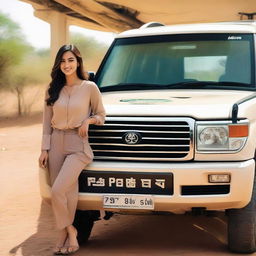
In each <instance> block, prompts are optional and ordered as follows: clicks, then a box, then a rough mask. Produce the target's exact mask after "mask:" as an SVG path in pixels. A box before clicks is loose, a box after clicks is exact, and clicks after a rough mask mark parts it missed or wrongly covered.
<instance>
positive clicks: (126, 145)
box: [90, 143, 187, 147]
mask: <svg viewBox="0 0 256 256" xmlns="http://www.w3.org/2000/svg"><path fill="white" fill-rule="evenodd" d="M90 145H91V146H92V145H93V146H98V145H111V146H122V147H187V145H154V144H135V145H128V144H117V143H90Z"/></svg>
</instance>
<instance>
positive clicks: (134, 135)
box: [123, 132, 142, 145]
mask: <svg viewBox="0 0 256 256" xmlns="http://www.w3.org/2000/svg"><path fill="white" fill-rule="evenodd" d="M141 138H142V137H141V135H140V134H139V133H138V132H127V133H125V134H124V135H123V140H124V142H125V143H126V144H129V145H134V144H137V143H139V142H140V140H141Z"/></svg>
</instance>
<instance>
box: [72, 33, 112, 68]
mask: <svg viewBox="0 0 256 256" xmlns="http://www.w3.org/2000/svg"><path fill="white" fill-rule="evenodd" d="M71 43H72V44H74V45H76V46H77V48H78V49H79V50H80V51H81V54H82V57H83V60H84V66H85V69H86V70H87V71H91V70H93V71H96V69H97V68H98V66H99V64H100V62H101V60H102V58H103V57H104V55H105V53H106V51H107V49H108V45H106V44H102V43H100V42H98V41H97V40H95V39H94V38H93V37H85V36H84V35H82V34H80V33H71Z"/></svg>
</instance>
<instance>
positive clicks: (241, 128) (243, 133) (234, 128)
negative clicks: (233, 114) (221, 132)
mask: <svg viewBox="0 0 256 256" xmlns="http://www.w3.org/2000/svg"><path fill="white" fill-rule="evenodd" d="M228 130H229V137H248V134H249V127H248V125H244V124H243V125H232V124H231V125H229V126H228Z"/></svg>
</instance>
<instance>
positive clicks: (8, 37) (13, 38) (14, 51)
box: [0, 12, 32, 89]
mask: <svg viewBox="0 0 256 256" xmlns="http://www.w3.org/2000/svg"><path fill="white" fill-rule="evenodd" d="M0 38H1V40H0V77H1V79H0V88H1V89H4V88H6V87H9V85H10V79H9V78H10V74H11V73H10V72H9V71H10V68H11V67H13V66H16V65H17V64H19V63H20V62H21V61H22V58H23V56H24V55H25V54H26V53H27V52H29V51H31V50H32V47H31V46H30V45H29V44H28V43H27V42H26V41H25V39H24V36H23V34H22V32H21V29H20V27H19V25H18V24H16V23H15V22H13V21H12V20H11V19H10V18H9V17H8V16H7V15H6V14H3V13H1V12H0Z"/></svg>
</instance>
